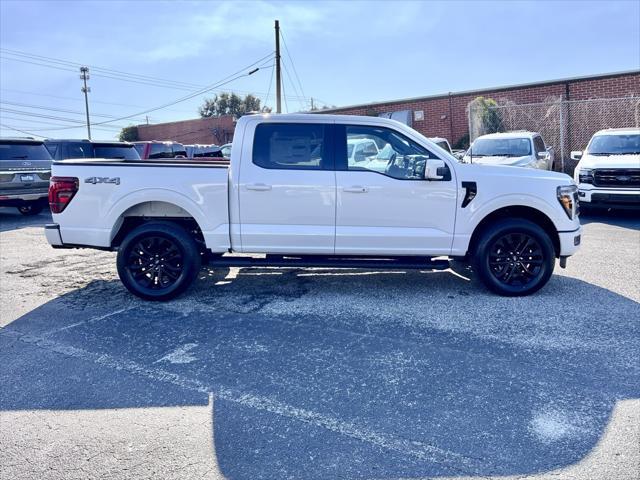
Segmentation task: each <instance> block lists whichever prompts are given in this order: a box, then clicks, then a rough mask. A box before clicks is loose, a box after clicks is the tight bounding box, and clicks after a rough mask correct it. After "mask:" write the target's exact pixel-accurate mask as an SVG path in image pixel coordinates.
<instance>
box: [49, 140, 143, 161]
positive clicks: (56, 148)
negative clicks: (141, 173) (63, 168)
mask: <svg viewBox="0 0 640 480" xmlns="http://www.w3.org/2000/svg"><path fill="white" fill-rule="evenodd" d="M44 144H45V146H46V147H47V150H49V153H51V156H52V157H53V159H54V160H66V159H67V158H113V159H122V160H140V155H138V152H137V151H136V149H135V147H134V145H133V143H127V142H104V141H95V140H93V141H92V140H52V139H50V140H45V142H44Z"/></svg>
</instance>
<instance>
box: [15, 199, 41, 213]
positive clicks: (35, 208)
mask: <svg viewBox="0 0 640 480" xmlns="http://www.w3.org/2000/svg"><path fill="white" fill-rule="evenodd" d="M42 210H44V204H43V203H42V202H37V201H36V202H29V203H25V204H24V205H20V206H19V207H18V211H19V212H20V213H21V214H22V215H25V216H32V215H38V214H39V213H41V212H42Z"/></svg>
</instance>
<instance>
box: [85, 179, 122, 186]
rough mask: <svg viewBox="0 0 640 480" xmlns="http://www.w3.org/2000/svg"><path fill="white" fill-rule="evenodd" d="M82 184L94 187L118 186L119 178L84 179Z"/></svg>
mask: <svg viewBox="0 0 640 480" xmlns="http://www.w3.org/2000/svg"><path fill="white" fill-rule="evenodd" d="M84 183H91V184H93V185H96V184H97V183H113V184H115V185H120V177H112V178H110V177H89V178H85V180H84Z"/></svg>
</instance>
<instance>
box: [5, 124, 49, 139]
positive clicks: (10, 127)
mask: <svg viewBox="0 0 640 480" xmlns="http://www.w3.org/2000/svg"><path fill="white" fill-rule="evenodd" d="M0 127H4V128H8V129H9V130H13V131H14V132H20V133H24V134H26V135H29V136H30V137H40V138H46V137H43V136H42V135H37V134H35V133H31V132H27V131H25V130H20V129H19V128H14V127H12V126H11V125H7V124H4V123H0Z"/></svg>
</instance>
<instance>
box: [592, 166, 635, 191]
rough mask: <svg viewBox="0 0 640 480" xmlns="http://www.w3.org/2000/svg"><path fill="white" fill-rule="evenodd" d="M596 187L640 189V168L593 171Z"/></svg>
mask: <svg viewBox="0 0 640 480" xmlns="http://www.w3.org/2000/svg"><path fill="white" fill-rule="evenodd" d="M593 184H594V185H595V186H596V187H623V188H624V187H630V188H640V168H615V169H613V168H612V169H603V168H599V169H597V170H594V171H593Z"/></svg>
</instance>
